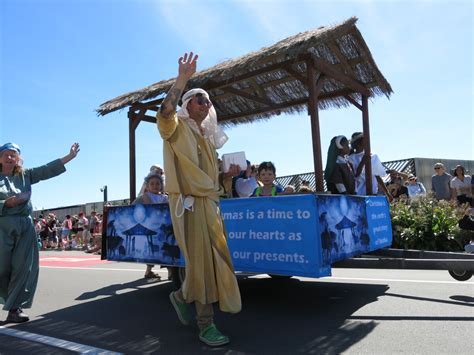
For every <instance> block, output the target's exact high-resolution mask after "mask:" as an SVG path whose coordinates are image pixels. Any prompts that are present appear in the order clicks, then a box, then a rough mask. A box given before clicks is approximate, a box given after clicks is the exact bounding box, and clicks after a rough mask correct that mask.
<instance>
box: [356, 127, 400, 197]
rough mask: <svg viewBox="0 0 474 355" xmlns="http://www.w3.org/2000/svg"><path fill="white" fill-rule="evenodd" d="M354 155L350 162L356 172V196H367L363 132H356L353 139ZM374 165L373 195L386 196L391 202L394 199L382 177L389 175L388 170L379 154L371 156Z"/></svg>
mask: <svg viewBox="0 0 474 355" xmlns="http://www.w3.org/2000/svg"><path fill="white" fill-rule="evenodd" d="M351 148H352V153H351V155H349V157H348V160H349V162H350V163H351V164H352V168H353V169H354V172H355V180H356V194H357V195H361V196H365V195H367V191H366V187H365V160H364V154H365V153H364V134H363V133H362V132H355V133H354V134H352V137H351ZM370 157H371V163H372V164H371V165H372V193H371V195H377V194H385V196H387V198H388V199H389V201H392V200H393V198H392V196H391V195H390V193H389V191H388V190H387V187H386V186H385V184H384V182H383V180H382V177H384V176H386V175H387V172H386V168H385V166H383V164H382V162H381V161H380V159H379V157H378V156H377V154H371V156H370Z"/></svg>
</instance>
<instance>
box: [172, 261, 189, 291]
mask: <svg viewBox="0 0 474 355" xmlns="http://www.w3.org/2000/svg"><path fill="white" fill-rule="evenodd" d="M169 270H170V271H171V280H173V284H174V286H175V287H176V289H177V290H179V289H180V288H181V285H182V283H183V281H184V278H185V276H186V269H185V268H184V267H177V266H173V267H170V268H169Z"/></svg>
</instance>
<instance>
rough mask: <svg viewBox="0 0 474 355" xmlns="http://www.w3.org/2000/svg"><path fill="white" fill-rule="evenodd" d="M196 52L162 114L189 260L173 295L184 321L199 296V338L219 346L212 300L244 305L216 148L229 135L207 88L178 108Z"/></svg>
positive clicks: (236, 307) (176, 225)
mask: <svg viewBox="0 0 474 355" xmlns="http://www.w3.org/2000/svg"><path fill="white" fill-rule="evenodd" d="M197 58H198V56H197V55H193V53H192V52H191V53H190V54H189V56H188V54H187V53H186V54H185V55H184V57H181V58H180V59H179V61H178V63H179V71H178V72H179V74H178V77H177V78H176V82H175V83H174V85H173V86H172V87H171V89H170V91H169V92H168V94H167V96H166V98H165V99H164V101H163V103H162V105H161V108H160V111H159V112H158V114H157V124H158V129H159V131H160V134H161V137H162V138H163V155H164V170H165V171H166V186H165V190H166V192H167V193H168V195H169V204H170V210H171V215H172V222H173V229H174V234H175V236H176V239H177V241H178V244H179V247H180V249H181V252H182V253H183V255H184V260H185V263H186V277H185V280H184V282H183V284H182V286H181V288H180V289H179V290H178V291H176V292H172V293H171V294H170V300H171V303H172V304H173V306H174V308H175V310H176V312H177V314H178V317H179V319H180V321H181V322H182V323H183V324H185V325H188V324H189V323H190V319H191V313H190V306H189V303H192V302H194V303H195V306H196V314H197V316H196V319H197V324H198V327H199V330H200V332H199V339H200V340H201V341H203V342H204V343H206V344H207V345H210V346H220V345H224V344H227V343H228V342H229V338H228V337H227V336H225V335H223V334H222V333H221V332H220V331H219V330H218V329H217V328H216V326H215V325H214V323H213V303H216V302H219V308H220V309H221V310H222V311H224V312H230V313H237V312H239V311H240V310H241V307H242V305H241V299H240V292H239V287H238V284H237V279H236V277H235V275H234V269H233V265H232V260H231V257H230V253H229V249H228V247H227V241H226V235H225V229H224V225H223V222H222V218H221V214H220V207H219V196H220V195H221V194H222V191H221V187H220V185H219V169H218V162H217V153H216V148H220V147H221V146H222V145H223V144H224V143H225V141H226V140H227V137H226V136H225V134H224V133H223V131H222V130H221V128H220V127H219V126H218V125H217V119H216V115H215V110H214V108H213V107H212V103H211V102H210V100H209V95H208V94H207V93H206V92H205V91H204V90H202V89H193V90H190V91H188V92H187V93H186V94H185V95H184V96H183V98H182V101H183V103H182V106H181V109H180V110H179V111H178V112H176V107H177V105H178V101H179V99H180V97H181V94H182V92H183V90H184V88H185V86H186V84H187V82H188V80H189V79H190V78H191V76H192V75H193V74H194V73H195V72H196V64H197ZM235 168H237V167H235ZM237 173H238V168H237V169H236V172H235V174H237Z"/></svg>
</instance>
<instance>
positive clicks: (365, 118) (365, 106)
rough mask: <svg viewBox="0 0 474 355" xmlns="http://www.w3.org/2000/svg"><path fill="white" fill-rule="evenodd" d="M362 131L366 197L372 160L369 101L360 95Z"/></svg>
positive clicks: (369, 187)
mask: <svg viewBox="0 0 474 355" xmlns="http://www.w3.org/2000/svg"><path fill="white" fill-rule="evenodd" d="M362 127H363V128H362V129H363V131H364V156H365V161H366V164H365V189H366V194H367V195H373V193H372V191H373V190H372V159H371V158H370V130H369V99H368V97H367V96H366V95H362Z"/></svg>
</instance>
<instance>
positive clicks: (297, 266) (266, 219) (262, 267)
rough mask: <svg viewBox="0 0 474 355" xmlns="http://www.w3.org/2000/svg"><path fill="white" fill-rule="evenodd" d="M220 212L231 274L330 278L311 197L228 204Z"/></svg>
mask: <svg viewBox="0 0 474 355" xmlns="http://www.w3.org/2000/svg"><path fill="white" fill-rule="evenodd" d="M221 208H222V216H223V219H224V223H225V226H226V230H227V237H228V245H229V250H230V253H231V256H232V259H233V262H234V268H235V270H238V271H246V272H256V273H259V272H261V273H268V274H272V273H274V274H279V275H299V276H313V277H319V276H327V275H329V274H330V267H329V265H327V266H323V265H322V260H321V256H322V252H321V242H320V239H319V238H318V237H317V235H316V234H317V222H316V221H317V218H318V214H317V210H316V200H315V197H314V195H293V196H278V197H259V198H240V199H229V200H222V201H221Z"/></svg>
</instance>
